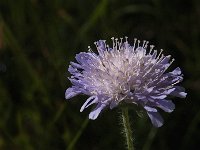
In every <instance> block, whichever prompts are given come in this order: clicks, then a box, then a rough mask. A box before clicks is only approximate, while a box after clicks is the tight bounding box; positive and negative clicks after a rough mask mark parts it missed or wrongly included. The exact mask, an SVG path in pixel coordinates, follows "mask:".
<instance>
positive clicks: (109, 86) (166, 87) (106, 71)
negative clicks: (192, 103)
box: [65, 37, 187, 127]
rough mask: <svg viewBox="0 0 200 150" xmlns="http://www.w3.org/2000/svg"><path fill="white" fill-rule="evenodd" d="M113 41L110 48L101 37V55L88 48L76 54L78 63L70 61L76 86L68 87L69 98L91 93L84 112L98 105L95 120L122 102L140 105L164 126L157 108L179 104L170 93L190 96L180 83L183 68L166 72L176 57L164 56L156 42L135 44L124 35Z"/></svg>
mask: <svg viewBox="0 0 200 150" xmlns="http://www.w3.org/2000/svg"><path fill="white" fill-rule="evenodd" d="M112 41H113V45H112V47H109V46H108V45H106V42H105V41H104V40H99V41H97V42H95V45H96V48H97V51H98V54H96V53H94V52H93V51H92V49H91V47H88V49H89V50H88V52H81V53H79V54H77V55H76V60H77V63H75V62H70V64H71V65H70V66H69V69H68V71H69V72H70V73H71V74H72V76H71V77H70V78H69V80H70V81H71V83H72V84H73V86H72V87H70V88H68V89H67V90H66V92H65V98H66V99H70V98H72V97H74V96H76V95H78V94H85V95H88V96H89V98H88V99H87V100H86V101H85V103H84V104H83V106H82V107H81V109H80V111H81V112H82V111H83V110H84V109H85V108H87V107H89V106H90V105H92V104H96V108H94V110H92V112H90V114H89V118H90V119H92V120H94V119H96V118H97V117H98V116H99V113H100V112H101V111H102V110H103V109H104V108H106V107H108V106H109V107H110V109H112V108H114V107H116V106H117V105H118V104H119V103H124V102H126V103H132V104H136V105H139V106H142V107H143V108H144V110H146V112H147V114H148V116H149V118H150V119H151V122H152V123H153V125H154V126H155V127H160V126H162V125H163V119H162V117H161V116H160V114H159V113H158V110H157V108H160V109H162V110H164V111H165V112H168V113H170V112H172V111H173V110H174V108H175V105H174V103H173V102H172V101H171V100H169V99H168V98H167V96H168V95H172V96H176V97H180V98H185V97H186V95H187V93H185V90H184V88H183V87H181V86H177V85H176V84H177V83H179V82H181V81H182V80H183V75H182V73H181V69H180V68H176V69H174V70H173V71H172V72H166V70H167V68H168V67H169V66H170V65H171V64H172V62H173V61H174V59H170V57H171V56H170V55H168V56H164V55H163V54H162V50H161V51H160V52H159V53H157V50H154V46H153V45H150V46H148V41H143V42H142V43H140V41H139V40H137V39H134V43H133V45H130V44H129V43H128V41H127V37H126V38H125V42H124V41H123V38H120V40H118V39H117V38H116V39H114V38H112ZM147 50H148V51H147Z"/></svg>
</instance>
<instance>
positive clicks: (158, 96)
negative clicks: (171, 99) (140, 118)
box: [150, 95, 167, 99]
mask: <svg viewBox="0 0 200 150" xmlns="http://www.w3.org/2000/svg"><path fill="white" fill-rule="evenodd" d="M150 97H151V98H153V99H164V98H166V97H167V95H155V96H150Z"/></svg>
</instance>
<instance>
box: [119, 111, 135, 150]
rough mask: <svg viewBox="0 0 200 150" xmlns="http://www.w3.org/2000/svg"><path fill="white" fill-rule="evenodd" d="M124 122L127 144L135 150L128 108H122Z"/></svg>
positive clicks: (128, 147)
mask: <svg viewBox="0 0 200 150" xmlns="http://www.w3.org/2000/svg"><path fill="white" fill-rule="evenodd" d="M122 122H123V123H122V124H123V128H124V129H123V133H124V136H125V138H126V144H127V149H128V150H134V147H133V138H132V130H131V126H130V122H129V116H128V108H122Z"/></svg>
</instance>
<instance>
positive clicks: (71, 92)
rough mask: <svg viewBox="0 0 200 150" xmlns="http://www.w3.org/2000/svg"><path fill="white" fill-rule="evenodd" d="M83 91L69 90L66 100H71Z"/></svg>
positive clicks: (66, 92)
mask: <svg viewBox="0 0 200 150" xmlns="http://www.w3.org/2000/svg"><path fill="white" fill-rule="evenodd" d="M80 93H81V91H78V90H75V89H74V88H68V89H67V90H66V91H65V98H66V99H70V98H72V97H74V96H76V95H78V94H80Z"/></svg>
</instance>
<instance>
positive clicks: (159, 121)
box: [147, 111, 164, 127]
mask: <svg viewBox="0 0 200 150" xmlns="http://www.w3.org/2000/svg"><path fill="white" fill-rule="evenodd" d="M147 114H148V116H149V118H150V119H151V122H152V124H153V125H154V126H155V127H161V126H162V125H163V122H164V121H163V118H162V117H161V115H160V114H159V113H158V112H149V111H147Z"/></svg>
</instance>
